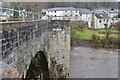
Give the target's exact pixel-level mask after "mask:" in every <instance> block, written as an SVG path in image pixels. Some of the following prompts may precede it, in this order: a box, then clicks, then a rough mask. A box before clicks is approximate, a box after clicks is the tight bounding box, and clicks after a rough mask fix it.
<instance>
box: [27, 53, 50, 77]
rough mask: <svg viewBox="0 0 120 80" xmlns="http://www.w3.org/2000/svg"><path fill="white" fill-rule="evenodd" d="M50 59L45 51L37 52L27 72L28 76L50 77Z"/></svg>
mask: <svg viewBox="0 0 120 80" xmlns="http://www.w3.org/2000/svg"><path fill="white" fill-rule="evenodd" d="M48 77H49V70H48V61H47V58H46V56H45V54H44V52H43V51H39V52H37V53H36V54H35V56H34V57H33V59H32V60H31V63H30V66H29V68H28V70H27V73H26V79H27V78H48Z"/></svg>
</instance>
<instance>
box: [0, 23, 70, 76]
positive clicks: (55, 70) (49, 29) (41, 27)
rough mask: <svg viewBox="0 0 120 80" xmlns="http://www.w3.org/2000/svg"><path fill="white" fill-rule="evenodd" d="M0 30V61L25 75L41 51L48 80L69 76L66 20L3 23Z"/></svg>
mask: <svg viewBox="0 0 120 80" xmlns="http://www.w3.org/2000/svg"><path fill="white" fill-rule="evenodd" d="M1 25H2V28H1V30H0V42H1V44H0V45H1V46H0V47H1V49H2V51H1V57H0V60H2V61H3V62H5V63H7V64H9V65H10V66H13V67H14V68H16V69H17V70H18V72H19V75H20V77H22V76H24V77H25V76H26V72H27V70H28V68H29V65H30V63H31V60H32V58H33V57H34V56H35V54H36V53H37V52H39V51H43V52H44V54H45V56H46V59H47V61H48V69H49V73H50V77H51V78H65V77H69V56H70V33H69V31H70V30H69V27H68V26H69V21H30V22H9V23H8V22H5V23H2V24H1Z"/></svg>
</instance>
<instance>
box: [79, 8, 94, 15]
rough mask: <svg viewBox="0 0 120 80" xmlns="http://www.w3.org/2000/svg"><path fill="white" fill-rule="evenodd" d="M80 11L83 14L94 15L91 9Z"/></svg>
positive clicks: (80, 9) (81, 9)
mask: <svg viewBox="0 0 120 80" xmlns="http://www.w3.org/2000/svg"><path fill="white" fill-rule="evenodd" d="M78 11H80V13H82V14H92V11H90V10H89V9H84V8H78Z"/></svg>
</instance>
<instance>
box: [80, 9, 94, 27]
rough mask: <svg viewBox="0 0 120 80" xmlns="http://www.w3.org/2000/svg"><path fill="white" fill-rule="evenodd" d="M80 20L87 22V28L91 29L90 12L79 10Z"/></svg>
mask: <svg viewBox="0 0 120 80" xmlns="http://www.w3.org/2000/svg"><path fill="white" fill-rule="evenodd" d="M79 13H80V20H82V21H85V22H88V27H89V28H91V20H92V11H90V10H89V9H79Z"/></svg>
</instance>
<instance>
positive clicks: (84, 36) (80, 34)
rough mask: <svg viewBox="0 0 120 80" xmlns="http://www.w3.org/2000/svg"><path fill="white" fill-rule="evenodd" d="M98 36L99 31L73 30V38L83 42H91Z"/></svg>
mask: <svg viewBox="0 0 120 80" xmlns="http://www.w3.org/2000/svg"><path fill="white" fill-rule="evenodd" d="M93 34H97V31H93V30H89V29H86V30H84V31H80V30H79V29H71V38H72V39H73V38H78V39H81V40H91V39H92V35H93Z"/></svg>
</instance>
